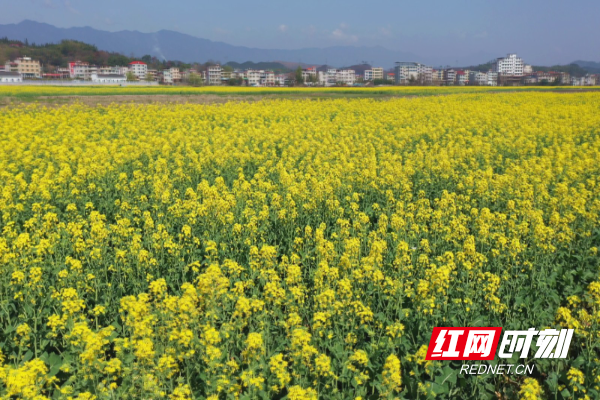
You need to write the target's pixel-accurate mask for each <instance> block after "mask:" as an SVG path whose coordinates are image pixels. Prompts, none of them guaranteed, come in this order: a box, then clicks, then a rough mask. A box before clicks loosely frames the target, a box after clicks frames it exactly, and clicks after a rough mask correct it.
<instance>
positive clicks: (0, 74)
mask: <svg viewBox="0 0 600 400" xmlns="http://www.w3.org/2000/svg"><path fill="white" fill-rule="evenodd" d="M21 82H23V75H21V74H20V73H18V72H10V71H0V83H21Z"/></svg>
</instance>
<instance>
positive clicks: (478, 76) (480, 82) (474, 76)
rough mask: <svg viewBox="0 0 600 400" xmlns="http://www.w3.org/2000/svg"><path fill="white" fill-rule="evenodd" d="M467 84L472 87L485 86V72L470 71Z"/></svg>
mask: <svg viewBox="0 0 600 400" xmlns="http://www.w3.org/2000/svg"><path fill="white" fill-rule="evenodd" d="M469 84H470V85H473V86H487V74H486V73H485V72H479V71H470V72H469Z"/></svg>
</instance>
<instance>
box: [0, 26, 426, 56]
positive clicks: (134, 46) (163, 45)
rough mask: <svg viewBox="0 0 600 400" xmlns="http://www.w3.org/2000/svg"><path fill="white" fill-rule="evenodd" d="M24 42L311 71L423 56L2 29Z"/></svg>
mask: <svg viewBox="0 0 600 400" xmlns="http://www.w3.org/2000/svg"><path fill="white" fill-rule="evenodd" d="M5 36H6V37H8V38H9V39H15V40H22V41H24V40H25V39H27V40H28V41H29V43H36V44H43V43H58V42H60V41H61V40H63V39H74V40H79V41H82V42H85V43H90V44H93V45H95V46H97V47H98V48H99V49H102V50H106V51H114V52H119V53H121V54H124V55H127V56H129V55H132V54H133V55H134V56H136V57H141V56H143V55H146V54H149V55H152V56H156V57H158V58H160V59H167V60H178V61H183V62H188V63H189V62H206V61H219V62H221V63H223V64H225V63H228V62H237V63H244V62H247V61H250V62H255V63H256V62H268V61H278V60H285V61H290V62H295V63H306V64H310V65H323V64H328V65H334V66H338V67H341V66H344V65H352V64H358V63H359V62H360V60H369V61H372V62H373V63H374V65H382V66H385V67H386V68H387V67H390V66H393V65H394V62H396V61H413V60H414V61H421V62H425V60H423V59H422V58H420V57H419V56H417V55H415V54H412V53H408V52H400V51H394V50H389V49H386V48H383V47H381V46H374V47H353V46H334V47H325V48H304V49H296V50H282V49H280V50H277V49H258V48H250V47H244V46H233V45H230V44H227V43H223V42H213V41H211V40H207V39H201V38H197V37H194V36H190V35H186V34H183V33H179V32H174V31H169V30H161V31H158V32H155V33H142V32H137V31H120V32H107V31H101V30H97V29H94V28H91V27H82V28H57V27H55V26H52V25H49V24H45V23H40V22H35V21H30V20H25V21H22V22H20V23H18V24H5V25H0V37H5Z"/></svg>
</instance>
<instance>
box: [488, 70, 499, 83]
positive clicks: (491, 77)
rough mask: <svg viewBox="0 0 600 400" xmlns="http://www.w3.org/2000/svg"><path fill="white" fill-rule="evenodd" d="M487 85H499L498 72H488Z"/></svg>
mask: <svg viewBox="0 0 600 400" xmlns="http://www.w3.org/2000/svg"><path fill="white" fill-rule="evenodd" d="M487 85H488V86H498V73H497V72H494V71H488V73H487Z"/></svg>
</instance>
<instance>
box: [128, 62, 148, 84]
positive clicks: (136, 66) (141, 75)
mask: <svg viewBox="0 0 600 400" xmlns="http://www.w3.org/2000/svg"><path fill="white" fill-rule="evenodd" d="M129 72H133V74H134V75H135V76H137V78H138V79H140V80H143V79H146V73H147V72H148V65H146V63H145V62H143V61H132V62H130V63H129Z"/></svg>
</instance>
